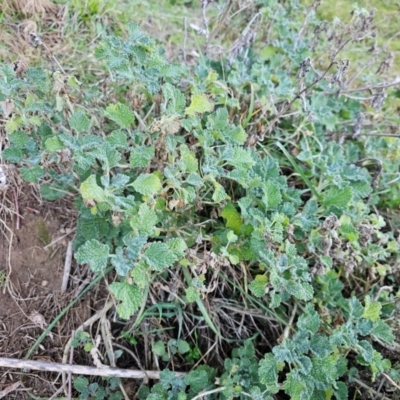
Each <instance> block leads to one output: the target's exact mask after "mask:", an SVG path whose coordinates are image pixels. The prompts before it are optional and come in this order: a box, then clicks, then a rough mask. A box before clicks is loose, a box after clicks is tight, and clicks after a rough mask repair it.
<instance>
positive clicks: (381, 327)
mask: <svg viewBox="0 0 400 400" xmlns="http://www.w3.org/2000/svg"><path fill="white" fill-rule="evenodd" d="M371 335H373V336H375V337H376V338H377V339H380V340H382V341H384V342H386V343H389V344H392V343H393V342H394V339H395V336H394V335H393V332H392V329H391V328H390V326H389V325H388V324H387V323H386V322H384V321H382V320H380V319H378V320H377V321H376V322H375V323H374V325H373V328H372V331H371Z"/></svg>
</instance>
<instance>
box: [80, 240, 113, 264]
mask: <svg viewBox="0 0 400 400" xmlns="http://www.w3.org/2000/svg"><path fill="white" fill-rule="evenodd" d="M109 255H110V248H109V247H108V245H107V244H102V243H100V242H99V241H98V240H96V239H91V240H89V241H88V242H86V243H85V244H84V245H83V246H81V247H80V248H79V250H78V251H77V252H76V253H75V259H76V261H77V262H78V263H79V264H89V266H90V268H91V269H92V271H94V272H100V271H101V270H102V269H104V268H105V267H106V265H107V261H108V257H109Z"/></svg>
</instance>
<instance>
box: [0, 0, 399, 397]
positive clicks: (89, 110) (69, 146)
mask: <svg viewBox="0 0 400 400" xmlns="http://www.w3.org/2000/svg"><path fill="white" fill-rule="evenodd" d="M175 3H178V6H179V7H181V8H182V9H185V10H186V11H185V12H187V14H186V15H190V12H191V10H195V12H197V13H198V14H197V15H199V16H200V19H199V20H198V21H197V24H194V23H193V24H190V20H189V19H184V22H185V24H184V25H185V29H184V32H183V33H181V35H180V36H178V35H176V34H175V31H173V35H171V36H172V41H169V44H171V43H172V44H173V45H172V46H168V48H167V50H168V51H167V50H166V49H165V48H164V46H163V43H162V41H160V40H156V39H154V38H152V36H151V35H149V34H148V33H145V32H144V27H143V28H142V27H140V26H139V25H138V24H136V23H133V22H130V21H128V20H124V21H123V22H124V23H123V24H121V23H115V24H110V26H105V25H103V24H102V22H101V21H100V20H98V21H96V23H97V25H96V27H95V28H94V29H96V30H97V32H98V36H97V37H95V38H91V40H92V41H93V44H94V49H93V57H92V56H90V57H89V58H88V59H87V61H86V63H87V64H85V67H84V68H80V67H79V66H77V67H74V68H75V69H73V68H72V67H71V65H72V64H70V65H68V61H70V62H71V61H72V60H73V58H71V59H69V58H68V56H67V55H66V56H65V57H58V56H57V54H53V52H52V50H51V49H49V48H48V47H47V44H46V41H45V39H44V37H43V36H42V35H40V34H39V33H38V32H35V31H29V32H28V35H27V39H28V41H29V42H30V44H31V46H33V47H32V48H33V49H34V50H35V51H36V52H37V53H38V52H42V54H43V53H45V52H46V53H47V56H48V57H47V58H45V57H43V56H42V57H38V58H37V59H36V62H33V63H32V65H31V64H30V63H27V62H26V61H24V60H23V59H22V58H18V59H15V60H13V63H9V62H8V63H4V64H3V65H1V67H0V78H1V79H0V96H1V97H0V101H1V112H2V116H1V119H2V122H3V124H2V127H1V129H2V136H3V137H4V139H2V146H3V148H2V151H1V163H2V164H1V165H2V166H3V167H2V168H3V170H4V171H5V172H4V174H5V175H7V170H8V168H10V170H11V165H15V166H16V167H17V170H18V174H20V176H21V177H22V179H23V180H24V181H25V182H28V183H30V184H32V185H37V187H39V190H40V195H41V196H42V198H43V199H45V200H48V201H55V200H58V199H61V198H64V197H70V198H71V197H72V198H73V199H74V204H75V207H76V209H77V210H78V211H79V217H78V219H77V224H76V236H75V240H74V252H75V253H74V254H75V259H76V261H77V262H78V263H79V264H87V265H89V267H90V269H91V270H92V271H93V272H94V273H95V274H96V276H97V277H98V278H96V279H100V278H103V277H104V279H105V281H106V283H107V287H108V290H109V292H110V293H111V294H112V296H113V297H114V299H115V300H116V304H117V307H116V309H114V308H111V309H110V310H109V311H108V315H109V318H110V321H112V322H113V323H114V325H116V326H118V329H117V328H115V330H114V332H113V334H114V335H115V334H116V333H117V334H118V335H119V336H120V337H123V338H125V339H126V340H128V341H129V343H130V345H131V347H132V348H143V346H144V344H145V343H146V336H151V337H152V343H151V347H152V353H153V357H154V360H156V363H155V366H156V367H157V368H158V369H159V370H160V371H162V372H161V373H160V376H159V377H160V379H159V382H150V383H147V384H143V385H141V386H140V388H138V390H137V396H138V398H139V399H153V400H159V399H160V400H161V399H179V400H184V399H200V398H207V399H233V398H240V399H246V398H252V399H260V400H261V399H265V400H271V399H286V398H290V399H295V400H296V399H299V400H308V399H321V400H322V399H324V400H325V399H338V400H342V399H348V398H360V397H361V396H371V398H382V399H384V398H386V399H387V398H392V399H395V398H399V393H400V390H399V389H400V386H399V385H400V366H399V358H398V355H399V354H400V345H399V322H398V321H399V301H398V299H399V295H400V289H399V283H398V282H399V279H400V277H399V215H398V207H399V203H400V190H399V188H400V187H399V184H398V181H399V166H400V165H399V164H400V154H399V139H398V126H399V116H398V115H399V113H398V110H399V107H400V102H399V98H400V91H399V85H400V77H399V75H398V73H399V71H398V70H397V71H396V67H395V66H393V63H394V60H395V56H396V45H393V41H395V40H396V36H395V35H392V34H387V32H385V31H384V32H383V34H381V33H380V31H379V29H378V28H379V24H378V25H377V24H376V20H375V11H374V10H373V9H366V8H359V7H357V6H356V5H355V6H354V8H353V9H352V11H351V14H350V15H349V16H348V18H347V22H346V23H343V22H341V21H340V20H339V19H338V18H334V19H333V20H330V21H327V20H323V19H322V18H321V15H323V7H324V5H323V4H322V5H321V4H320V2H319V1H317V2H313V3H310V4H305V3H304V2H299V1H297V0H290V1H277V0H276V1H275V0H273V1H271V0H268V1H267V0H257V1H221V2H209V1H202V2H200V3H197V2H185V1H176V2H175ZM71 4H72V5H71V7H79V6H80V4H81V3H80V2H76V3H75V2H71ZM85 4H86V6H85V7H86V8H85V10H84V12H83V11H82V10H81V12H80V14H78V15H80V18H81V19H80V20H79V24H82V27H84V26H90V25H91V24H93V23H94V22H93V21H95V19H94V16H95V15H97V14H100V13H103V12H104V13H106V11H107V10H109V8H108V7H109V5H110V4H111V3H107V2H104V3H102V2H99V1H97V2H96V1H92V2H86V3H85ZM175 6H176V5H175ZM171 7H172V6H171ZM111 8H112V7H111ZM124 18H127V17H126V16H124ZM120 21H121V20H120ZM77 23H78V22H77ZM159 39H160V38H159ZM76 40H77V41H78V39H76ZM31 51H33V50H31ZM78 51H80V50H78ZM50 328H51V327H49V328H48V329H50ZM44 337H45V336H44ZM41 340H43V338H42V339H41ZM38 344H39V343H38V342H37V345H38ZM70 344H72V346H75V347H76V348H77V349H79V348H81V347H83V348H84V350H85V351H87V352H91V351H92V350H93V348H94V347H96V348H97V347H98V346H99V345H98V344H97V345H96V343H95V340H94V339H92V338H91V337H90V335H89V334H88V333H87V332H84V331H83V330H82V331H78V332H77V334H76V336H75V337H74V340H72V342H71V343H70ZM104 351H106V350H104ZM111 353H112V355H111V356H110V353H108V356H107V359H108V360H109V361H110V363H112V362H111V360H114V364H115V362H116V363H117V364H118V358H119V357H123V356H122V351H121V350H116V349H114V350H113V349H111ZM139 358H140V357H139ZM116 360H117V361H116ZM97 361H98V359H97ZM98 362H99V361H98ZM139 362H140V361H139ZM95 363H96V360H95ZM96 365H97V364H96ZM136 367H137V365H136ZM175 371H179V372H187V374H186V375H176V374H175ZM74 383H75V390H76V396H77V397H79V398H82V399H86V398H96V399H102V398H113V399H119V398H123V389H121V386H120V383H119V382H118V380H115V379H114V378H113V379H112V380H108V381H106V382H100V383H99V382H98V381H96V382H93V381H91V380H90V378H84V377H78V378H76V379H75V381H74ZM122 386H123V385H122ZM120 390H121V391H122V392H121V391H120Z"/></svg>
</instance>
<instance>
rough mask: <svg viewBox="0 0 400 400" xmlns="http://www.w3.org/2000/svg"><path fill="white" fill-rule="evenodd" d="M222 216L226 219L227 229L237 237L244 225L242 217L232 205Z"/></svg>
mask: <svg viewBox="0 0 400 400" xmlns="http://www.w3.org/2000/svg"><path fill="white" fill-rule="evenodd" d="M221 216H222V217H223V218H225V219H226V227H227V228H229V229H232V230H233V232H235V233H236V234H237V235H239V233H240V228H241V227H242V225H243V222H242V216H241V215H240V213H239V212H238V210H237V209H236V207H235V206H234V205H233V204H232V203H228V204H227V205H226V206H225V207H224V208H223V209H222V212H221Z"/></svg>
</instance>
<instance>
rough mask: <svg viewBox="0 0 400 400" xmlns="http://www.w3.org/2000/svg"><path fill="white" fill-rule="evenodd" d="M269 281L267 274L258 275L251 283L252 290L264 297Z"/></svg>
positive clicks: (258, 295) (256, 294)
mask: <svg viewBox="0 0 400 400" xmlns="http://www.w3.org/2000/svg"><path fill="white" fill-rule="evenodd" d="M267 283H268V277H267V276H266V275H256V277H255V278H254V280H253V281H252V282H251V283H250V286H249V288H250V290H251V292H252V293H253V294H254V296H256V297H263V296H264V295H265V287H266V285H267Z"/></svg>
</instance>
